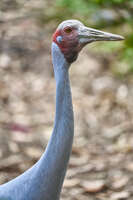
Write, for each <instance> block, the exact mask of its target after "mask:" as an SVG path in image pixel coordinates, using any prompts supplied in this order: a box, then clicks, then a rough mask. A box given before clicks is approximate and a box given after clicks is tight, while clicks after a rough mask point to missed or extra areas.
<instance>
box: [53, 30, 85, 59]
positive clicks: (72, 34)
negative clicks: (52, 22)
mask: <svg viewBox="0 0 133 200" xmlns="http://www.w3.org/2000/svg"><path fill="white" fill-rule="evenodd" d="M58 36H61V37H62V41H61V42H60V43H59V42H58V41H57V40H56V39H57V37H58ZM53 42H55V43H56V44H57V45H58V46H59V48H60V50H61V52H62V53H63V54H64V57H65V58H66V60H67V62H68V63H72V62H74V61H75V60H76V59H77V56H78V53H79V51H80V50H81V49H80V45H79V40H78V31H77V30H76V29H72V30H69V29H67V30H65V29H64V30H57V31H56V32H55V33H54V35H53Z"/></svg>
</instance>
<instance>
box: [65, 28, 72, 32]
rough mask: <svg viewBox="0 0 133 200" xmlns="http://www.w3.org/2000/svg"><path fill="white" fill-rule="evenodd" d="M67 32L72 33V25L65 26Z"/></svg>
mask: <svg viewBox="0 0 133 200" xmlns="http://www.w3.org/2000/svg"><path fill="white" fill-rule="evenodd" d="M64 31H65V33H71V32H72V29H71V28H70V27H66V28H64Z"/></svg>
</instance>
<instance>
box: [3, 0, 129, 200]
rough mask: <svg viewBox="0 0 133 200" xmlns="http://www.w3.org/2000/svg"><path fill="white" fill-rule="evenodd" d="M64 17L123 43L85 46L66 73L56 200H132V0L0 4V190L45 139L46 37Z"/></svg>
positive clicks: (50, 115)
mask: <svg viewBox="0 0 133 200" xmlns="http://www.w3.org/2000/svg"><path fill="white" fill-rule="evenodd" d="M71 18H74V19H79V20H81V21H82V22H83V23H84V24H85V25H87V26H90V27H93V28H98V29H101V30H104V31H108V32H112V33H116V34H120V35H122V36H125V38H126V40H125V41H122V42H97V43H93V44H90V45H88V46H87V47H86V48H85V49H84V50H83V51H82V52H81V53H80V56H79V58H78V60H77V61H76V62H75V63H74V64H73V65H72V67H71V70H70V76H71V83H72V93H73V104H74V111H75V112H74V113H75V139H74V144H73V150H72V156H71V159H70V163H69V169H68V171H67V176H66V179H65V182H64V187H63V190H62V195H61V200H88V199H89V200H122V199H128V200H132V199H133V86H132V84H133V61H132V60H133V1H132V0H110V1H108V0H56V1H54V0H29V1H27V0H12V1H11V0H1V1H0V184H2V183H4V182H6V181H8V180H10V179H12V178H14V177H16V176H18V175H19V174H21V173H22V172H24V171H25V170H27V169H28V168H29V167H30V166H32V165H33V164H34V163H35V162H36V161H37V160H38V159H39V158H40V156H41V155H42V153H43V151H44V149H45V147H46V144H47V142H48V140H49V137H50V135H51V132H52V127H53V121H54V109H55V105H54V103H55V81H54V74H53V68H52V62H51V52H50V46H51V38H52V34H53V32H54V30H55V28H56V27H57V25H58V24H59V23H60V22H61V21H62V20H66V19H71Z"/></svg>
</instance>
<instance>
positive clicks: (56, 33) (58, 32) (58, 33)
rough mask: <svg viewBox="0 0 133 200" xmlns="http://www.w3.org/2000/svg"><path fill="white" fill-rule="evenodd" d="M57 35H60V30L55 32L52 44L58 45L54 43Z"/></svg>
mask: <svg viewBox="0 0 133 200" xmlns="http://www.w3.org/2000/svg"><path fill="white" fill-rule="evenodd" d="M59 35H61V31H60V30H57V31H56V32H55V33H54V34H53V42H55V43H56V44H58V43H57V41H56V38H57V37H58V36H59Z"/></svg>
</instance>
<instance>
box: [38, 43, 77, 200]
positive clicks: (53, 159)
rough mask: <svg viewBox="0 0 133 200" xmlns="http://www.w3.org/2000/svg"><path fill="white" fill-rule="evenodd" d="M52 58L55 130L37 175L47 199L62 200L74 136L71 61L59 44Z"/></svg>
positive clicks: (53, 51)
mask: <svg viewBox="0 0 133 200" xmlns="http://www.w3.org/2000/svg"><path fill="white" fill-rule="evenodd" d="M52 58H53V67H54V74H55V80H56V113H55V122H54V129H53V133H52V136H51V138H50V140H49V143H48V145H47V147H46V150H45V153H44V154H43V155H42V157H41V159H40V160H39V162H38V164H37V168H36V176H37V177H36V178H37V179H38V181H39V184H40V186H39V187H38V188H42V193H43V194H44V195H43V194H42V193H41V195H42V196H43V197H44V199H45V200H51V199H54V200H59V198H60V192H61V188H62V184H63V181H64V177H65V174H66V170H67V165H68V161H69V157H70V154H71V150H72V142H73V135H74V117H73V107H72V98H71V90H70V82H69V73H68V71H69V64H68V63H67V62H66V60H65V58H64V56H63V55H62V53H61V51H60V49H59V48H58V46H57V45H56V44H55V43H53V44H52ZM43 186H45V188H44V187H43ZM38 199H39V198H38ZM39 200H40V199H39Z"/></svg>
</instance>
